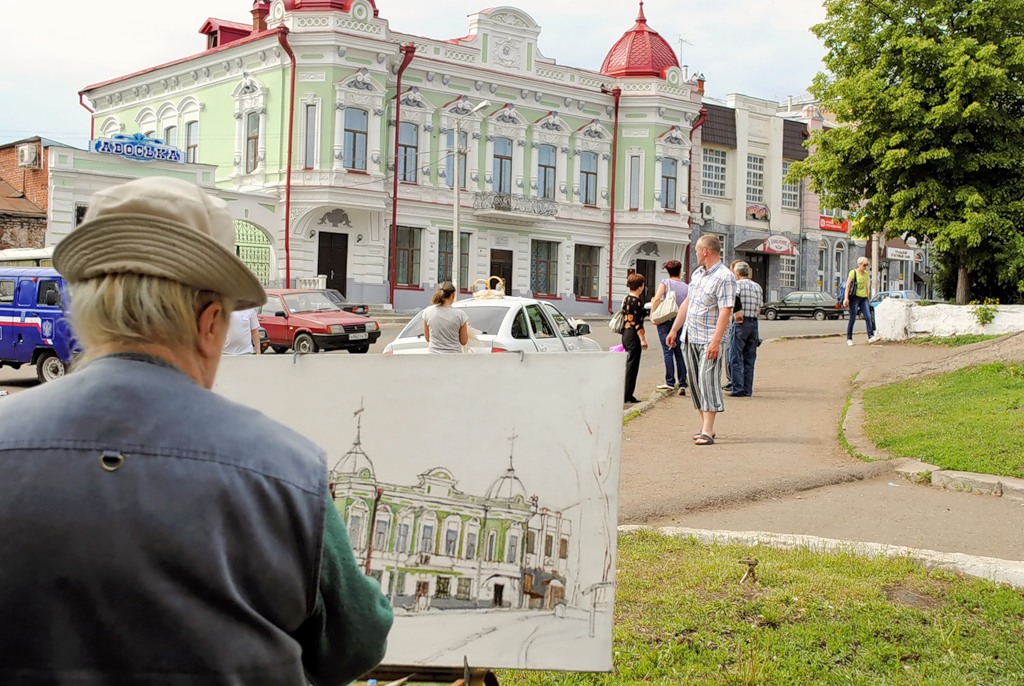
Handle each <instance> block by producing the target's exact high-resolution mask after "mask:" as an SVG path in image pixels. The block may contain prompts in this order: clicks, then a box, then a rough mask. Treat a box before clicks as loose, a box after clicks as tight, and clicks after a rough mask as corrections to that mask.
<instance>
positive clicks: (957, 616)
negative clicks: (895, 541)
mask: <svg viewBox="0 0 1024 686" xmlns="http://www.w3.org/2000/svg"><path fill="white" fill-rule="evenodd" d="M747 557H754V558H757V559H758V560H759V561H760V564H759V565H758V567H757V570H758V577H759V581H758V583H756V584H749V583H747V584H743V585H741V584H740V583H739V580H740V577H741V576H742V574H743V571H744V570H745V569H746V567H745V566H744V565H741V564H739V563H738V562H737V561H738V560H739V559H741V558H747ZM618 584H619V585H618V590H617V598H616V605H615V629H614V637H615V640H614V670H615V671H614V672H613V673H612V674H556V673H551V672H511V671H504V672H501V673H500V674H499V675H498V676H499V680H500V683H501V684H502V686H525V685H530V686H558V685H563V686H567V685H570V684H605V685H607V686H626V685H627V684H663V685H665V686H670V685H671V686H680V685H683V684H712V685H714V684H722V685H733V684H751V685H752V684H799V685H804V684H807V685H810V684H814V685H817V684H837V685H838V684H893V685H895V684H927V685H928V686H965V685H968V684H978V685H981V684H984V685H986V686H989V685H994V684H1021V683H1024V592H1021V591H1017V590H1014V589H1011V588H1009V587H1004V586H999V585H997V584H993V583H989V582H986V581H979V580H975V579H968V578H962V577H959V576H957V575H953V574H950V573H948V572H942V571H929V570H926V569H925V568H923V567H921V566H919V565H917V564H915V563H913V562H911V561H909V560H907V559H903V558H899V559H868V558H863V557H857V556H854V555H850V554H844V553H813V552H810V551H806V550H792V551H786V550H778V549H773V548H765V547H757V548H747V547H739V546H725V545H723V546H707V545H703V544H700V543H697V542H696V541H694V540H693V539H686V538H670V537H667V536H663V535H660V534H657V533H653V532H644V533H639V534H633V535H625V536H620V537H619V571H618Z"/></svg>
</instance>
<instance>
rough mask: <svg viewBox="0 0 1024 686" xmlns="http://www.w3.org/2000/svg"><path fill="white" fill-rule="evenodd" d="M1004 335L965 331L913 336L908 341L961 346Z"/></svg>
mask: <svg viewBox="0 0 1024 686" xmlns="http://www.w3.org/2000/svg"><path fill="white" fill-rule="evenodd" d="M995 338H1002V336H989V335H986V334H979V333H965V334H961V335H959V336H924V337H922V338H911V339H910V340H909V341H907V342H908V343H911V344H913V345H931V346H936V347H943V348H959V347H960V346H963V345H974V344H975V343H981V342H983V341H991V340H993V339H995Z"/></svg>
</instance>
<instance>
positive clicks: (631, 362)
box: [622, 272, 647, 404]
mask: <svg viewBox="0 0 1024 686" xmlns="http://www.w3.org/2000/svg"><path fill="white" fill-rule="evenodd" d="M626 286H627V287H628V288H629V295H627V296H626V298H625V300H623V301H622V346H623V347H624V348H625V349H626V394H625V395H626V397H625V402H626V403H627V404H632V403H638V402H640V401H639V400H637V399H636V397H634V396H633V392H634V391H635V390H636V376H637V374H639V373H640V352H641V351H642V350H647V336H646V334H645V333H644V317H645V316H647V310H645V309H644V303H643V301H642V300H641V299H640V296H641V295H643V292H644V276H643V274H637V273H636V272H633V273H632V274H630V275H629V277H628V278H627V279H626Z"/></svg>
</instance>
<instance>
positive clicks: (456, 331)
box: [423, 281, 469, 353]
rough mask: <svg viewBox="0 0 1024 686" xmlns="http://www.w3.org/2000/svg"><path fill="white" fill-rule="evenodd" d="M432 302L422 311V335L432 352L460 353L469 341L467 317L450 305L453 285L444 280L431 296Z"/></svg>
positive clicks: (453, 300) (453, 289)
mask: <svg viewBox="0 0 1024 686" xmlns="http://www.w3.org/2000/svg"><path fill="white" fill-rule="evenodd" d="M431 302H432V303H434V304H433V305H431V306H430V307H428V308H427V309H425V310H424V311H423V337H424V338H425V339H427V350H429V351H430V352H432V353H461V352H462V346H464V345H466V344H467V343H469V317H467V316H466V313H465V312H463V311H462V310H457V309H455V308H454V307H452V303H454V302H455V286H454V285H453V284H452V282H451V281H445V282H444V283H442V284H441V285H439V286H438V287H437V292H436V293H434V297H433V298H431Z"/></svg>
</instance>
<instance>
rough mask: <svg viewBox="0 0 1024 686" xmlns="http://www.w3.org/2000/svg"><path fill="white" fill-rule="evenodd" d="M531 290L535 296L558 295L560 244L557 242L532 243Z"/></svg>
mask: <svg viewBox="0 0 1024 686" xmlns="http://www.w3.org/2000/svg"><path fill="white" fill-rule="evenodd" d="M530 290H531V291H533V294H534V295H551V296H554V295H558V243H556V242H555V241H533V242H532V244H531V246H530Z"/></svg>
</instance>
